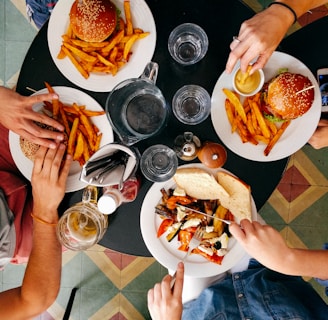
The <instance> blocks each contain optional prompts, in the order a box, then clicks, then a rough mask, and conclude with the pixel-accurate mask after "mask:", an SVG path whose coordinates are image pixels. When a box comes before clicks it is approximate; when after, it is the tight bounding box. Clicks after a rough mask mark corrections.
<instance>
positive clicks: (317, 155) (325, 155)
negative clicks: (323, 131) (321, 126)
mask: <svg viewBox="0 0 328 320" xmlns="http://www.w3.org/2000/svg"><path fill="white" fill-rule="evenodd" d="M302 151H304V153H305V154H306V155H307V156H308V157H309V159H311V161H312V162H313V164H314V165H315V166H316V167H317V168H318V169H319V170H320V172H321V173H322V174H323V175H324V176H325V177H326V179H327V184H326V186H328V162H327V159H328V148H323V149H319V150H316V149H314V148H312V147H311V146H310V145H305V146H304V147H303V148H302Z"/></svg>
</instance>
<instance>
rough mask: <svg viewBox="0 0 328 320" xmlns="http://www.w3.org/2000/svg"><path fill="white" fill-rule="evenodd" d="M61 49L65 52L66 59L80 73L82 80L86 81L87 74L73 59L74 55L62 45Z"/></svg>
mask: <svg viewBox="0 0 328 320" xmlns="http://www.w3.org/2000/svg"><path fill="white" fill-rule="evenodd" d="M61 48H62V50H63V51H64V52H65V54H66V55H67V56H68V58H69V59H70V60H71V62H72V63H73V64H74V66H75V68H76V69H77V70H78V71H79V72H80V73H81V75H82V76H83V78H85V79H88V78H89V73H88V72H87V71H86V70H85V69H84V68H83V67H82V65H81V64H80V63H79V62H78V61H77V60H76V59H75V57H74V55H73V54H72V53H71V52H70V51H69V50H68V49H67V48H66V47H65V46H63V45H62V46H61Z"/></svg>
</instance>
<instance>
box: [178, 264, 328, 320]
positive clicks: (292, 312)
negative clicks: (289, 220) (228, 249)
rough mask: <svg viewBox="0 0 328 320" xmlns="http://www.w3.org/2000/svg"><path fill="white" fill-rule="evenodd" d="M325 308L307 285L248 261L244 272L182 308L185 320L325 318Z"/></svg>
mask: <svg viewBox="0 0 328 320" xmlns="http://www.w3.org/2000/svg"><path fill="white" fill-rule="evenodd" d="M327 317H328V306H327V305H326V303H325V302H324V301H323V300H322V299H321V297H320V296H319V295H318V294H317V293H316V291H315V290H314V289H313V288H312V286H311V285H310V284H308V283H307V282H305V281H304V280H303V279H302V278H300V277H292V276H286V275H283V274H280V273H277V272H274V271H271V270H269V269H266V268H264V267H263V266H261V265H260V264H258V263H254V261H252V260H251V263H250V265H249V268H248V270H246V271H243V272H238V273H234V274H230V275H228V276H227V277H226V278H225V279H224V280H222V281H221V282H218V283H216V284H214V285H213V286H211V287H209V288H207V289H205V290H204V291H203V292H202V293H201V295H200V296H199V297H198V298H197V299H196V300H192V301H190V302H188V303H186V304H185V305H184V311H183V316H182V319H186V320H187V319H188V320H194V319H195V320H201V319H206V320H211V319H215V320H235V319H245V320H246V319H252V320H266V319H274V320H282V319H284V320H285V319H295V320H296V319H298V320H299V319H309V320H320V319H327Z"/></svg>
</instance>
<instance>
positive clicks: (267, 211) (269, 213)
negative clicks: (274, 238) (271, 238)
mask: <svg viewBox="0 0 328 320" xmlns="http://www.w3.org/2000/svg"><path fill="white" fill-rule="evenodd" d="M259 214H260V216H261V217H262V218H263V219H264V221H265V222H266V223H267V224H269V225H271V226H277V227H278V226H280V228H281V226H282V225H285V221H284V220H283V219H282V218H281V216H280V215H279V213H278V212H277V211H276V210H275V209H274V208H273V207H272V206H271V205H270V203H269V202H266V203H265V204H264V205H263V207H262V208H261V210H260V211H259Z"/></svg>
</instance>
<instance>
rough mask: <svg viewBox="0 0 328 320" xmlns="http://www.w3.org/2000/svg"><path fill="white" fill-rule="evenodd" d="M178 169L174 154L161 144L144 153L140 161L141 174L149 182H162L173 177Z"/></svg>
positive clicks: (176, 158)
mask: <svg viewBox="0 0 328 320" xmlns="http://www.w3.org/2000/svg"><path fill="white" fill-rule="evenodd" d="M177 167H178V157H177V155H176V153H175V152H174V151H173V150H172V149H171V148H169V147H168V146H165V145H163V144H157V145H153V146H151V147H149V148H148V149H146V150H145V151H144V153H143V154H142V156H141V159H140V169H141V172H142V174H143V175H144V176H145V178H147V179H148V180H150V181H153V182H162V181H166V180H169V179H170V178H172V177H173V175H174V174H175V172H176V170H177Z"/></svg>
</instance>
